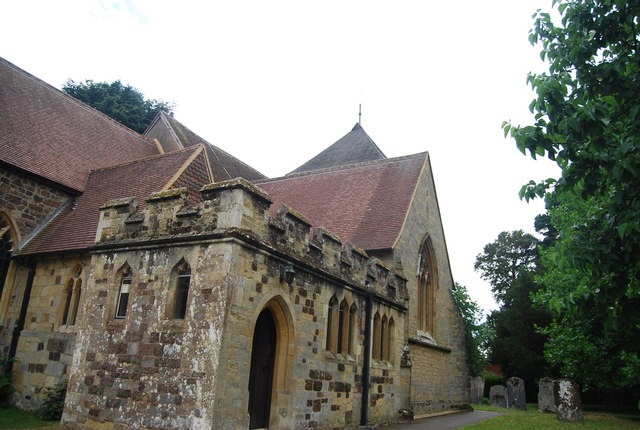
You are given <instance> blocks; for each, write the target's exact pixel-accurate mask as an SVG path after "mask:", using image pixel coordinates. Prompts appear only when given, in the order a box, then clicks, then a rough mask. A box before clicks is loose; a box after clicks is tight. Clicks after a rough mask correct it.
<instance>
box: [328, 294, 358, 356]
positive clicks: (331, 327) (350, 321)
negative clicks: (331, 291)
mask: <svg viewBox="0 0 640 430" xmlns="http://www.w3.org/2000/svg"><path fill="white" fill-rule="evenodd" d="M356 325H357V307H356V305H355V303H354V304H352V305H351V306H349V302H348V301H347V299H343V300H342V301H341V302H340V304H339V305H338V299H337V298H336V297H335V296H333V297H331V300H329V309H328V312H327V350H329V351H331V352H334V353H339V354H353V353H354V351H355V339H356V333H355V330H356Z"/></svg>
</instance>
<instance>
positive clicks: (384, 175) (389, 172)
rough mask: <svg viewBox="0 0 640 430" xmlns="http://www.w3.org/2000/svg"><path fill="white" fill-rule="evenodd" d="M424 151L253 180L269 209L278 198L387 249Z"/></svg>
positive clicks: (353, 238)
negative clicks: (269, 202)
mask: <svg viewBox="0 0 640 430" xmlns="http://www.w3.org/2000/svg"><path fill="white" fill-rule="evenodd" d="M426 158H427V153H426V152H423V153H419V154H414V155H409V156H406V157H398V158H390V159H385V160H379V161H372V162H369V163H363V164H354V165H351V166H344V167H339V168H334V169H326V170H316V171H312V172H307V173H301V174H297V175H291V176H285V177H283V178H278V179H271V180H265V181H257V182H256V185H258V186H259V187H260V188H262V189H263V190H265V191H266V192H267V193H269V196H270V198H271V199H272V200H273V205H272V206H271V211H273V212H275V211H276V210H277V208H278V207H279V206H280V204H281V203H285V204H287V205H289V206H291V207H292V208H293V209H295V210H297V211H299V212H301V213H303V214H304V215H306V216H307V217H309V219H310V220H311V222H312V223H313V225H314V227H326V228H328V229H329V230H331V231H332V232H333V233H335V234H337V235H338V236H340V238H341V239H342V240H343V241H346V242H351V243H353V244H355V245H357V246H359V247H361V248H363V249H366V250H373V249H386V248H391V247H392V246H393V244H394V242H395V240H396V239H397V237H398V235H399V234H400V230H401V229H402V225H403V223H404V219H405V215H406V213H407V210H408V209H409V204H410V203H411V198H412V196H413V191H414V189H415V187H416V185H417V183H418V180H419V178H420V172H421V171H422V168H423V166H424V163H425V161H426Z"/></svg>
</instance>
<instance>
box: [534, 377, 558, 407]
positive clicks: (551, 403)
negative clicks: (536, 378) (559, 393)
mask: <svg viewBox="0 0 640 430" xmlns="http://www.w3.org/2000/svg"><path fill="white" fill-rule="evenodd" d="M538 411H540V412H543V413H544V412H551V413H554V414H555V413H556V401H555V398H554V395H553V379H552V378H549V377H544V378H542V379H540V382H539V383H538Z"/></svg>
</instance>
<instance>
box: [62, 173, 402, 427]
mask: <svg viewBox="0 0 640 430" xmlns="http://www.w3.org/2000/svg"><path fill="white" fill-rule="evenodd" d="M269 205H270V201H269V199H268V196H267V195H266V194H264V192H262V191H261V190H260V189H258V188H255V187H253V186H252V185H250V184H249V183H247V182H246V181H243V180H234V181H227V182H224V183H218V184H212V185H209V186H206V187H205V188H204V189H203V191H202V197H201V202H200V203H199V204H198V205H197V206H189V205H188V201H187V195H186V192H185V190H170V191H166V192H162V193H156V194H155V195H153V196H152V197H151V198H149V199H148V200H147V207H146V211H145V213H144V214H140V213H136V212H135V208H136V202H135V200H132V199H120V200H116V201H111V202H109V203H107V204H105V205H104V206H103V208H102V214H101V219H100V227H99V232H98V238H99V241H98V244H97V245H96V246H95V247H94V249H93V250H92V252H93V257H92V262H91V267H92V272H91V274H90V276H89V280H88V284H87V289H86V293H83V294H84V295H83V302H82V303H83V307H84V308H85V312H84V313H83V314H82V320H81V324H82V327H83V329H82V330H81V331H80V332H79V334H78V341H77V347H76V351H75V354H74V357H73V371H72V378H71V381H70V385H69V392H68V395H67V402H66V408H65V414H64V417H63V421H64V422H65V423H66V424H67V425H69V426H70V427H72V428H90V427H95V426H101V427H102V428H129V427H131V426H133V427H163V428H172V427H176V428H194V429H196V428H216V429H217V428H220V429H228V428H229V429H235V428H246V427H247V425H248V414H247V410H248V405H247V393H248V377H249V369H248V366H249V362H250V357H251V353H252V351H251V340H252V337H253V336H252V334H253V329H254V327H255V323H256V319H257V316H258V315H259V313H260V312H261V311H262V310H263V309H264V308H269V309H271V310H272V313H273V314H274V315H275V319H276V323H277V333H278V339H279V340H278V347H277V354H276V363H275V370H274V389H273V392H272V396H273V398H272V412H271V416H270V417H271V418H270V423H271V424H272V425H273V426H274V428H281V429H287V428H289V429H292V428H332V427H336V426H344V425H358V424H359V421H360V410H361V405H362V390H363V385H364V384H363V381H362V376H361V375H362V365H363V355H364V332H365V319H364V311H365V307H366V305H365V300H366V299H365V297H370V298H371V300H372V302H373V309H374V312H376V311H377V312H379V313H384V314H385V315H387V316H388V317H391V316H393V318H394V321H395V324H396V330H397V334H396V336H395V337H394V343H393V347H392V348H391V349H392V351H393V352H392V354H391V355H392V358H391V359H390V360H388V361H377V360H374V361H373V364H372V371H371V378H370V380H369V382H370V387H371V391H370V396H369V399H368V400H367V402H368V404H369V407H370V411H369V414H370V417H371V420H372V421H377V422H383V421H395V420H397V417H398V410H399V409H400V407H404V408H406V407H408V404H406V402H407V400H408V397H409V393H408V388H409V386H408V384H407V382H408V369H406V368H401V367H400V365H399V363H400V356H401V354H402V347H403V341H404V336H403V332H404V331H405V326H406V324H405V319H406V318H405V315H406V304H407V290H406V285H405V283H406V280H405V279H404V278H403V277H400V276H396V274H395V273H394V272H393V271H392V270H390V269H389V268H387V267H386V266H385V265H384V264H383V263H382V262H381V261H379V260H376V259H370V258H368V256H367V255H366V253H365V252H364V251H362V250H359V249H358V248H356V247H353V246H351V245H349V244H346V245H345V246H343V244H342V243H341V242H340V240H339V238H337V237H335V235H333V234H331V233H330V232H328V231H326V230H322V229H318V230H316V232H315V234H314V235H313V236H311V235H310V224H309V222H308V221H307V220H306V218H305V217H304V215H301V214H298V213H297V212H295V211H294V210H292V209H290V208H287V207H284V206H283V207H282V208H281V210H280V212H279V215H278V217H277V218H271V217H270V216H269V215H268V214H267V209H268V207H269ZM180 262H187V263H188V264H189V265H190V267H191V270H192V272H191V273H192V284H191V286H190V292H189V298H188V302H187V303H188V308H187V316H186V318H185V319H184V320H176V319H171V318H168V317H167V315H168V314H167V311H166V307H167V306H168V303H170V301H171V298H170V290H171V286H170V285H169V282H170V281H169V279H170V278H171V275H170V272H171V270H172V268H173V267H175V266H176V265H177V264H179V263H180ZM282 265H290V266H291V267H292V268H293V269H294V270H295V272H296V273H295V277H294V280H293V281H292V282H291V283H288V282H286V281H285V282H283V281H282V280H281V279H280V270H281V267H282ZM123 268H130V270H131V272H132V287H131V295H130V298H129V308H128V311H127V315H126V318H125V319H121V320H115V319H114V318H113V315H114V307H115V302H116V296H117V294H118V289H119V282H120V281H119V276H120V275H119V274H121V273H122V269H123ZM333 296H336V297H337V298H338V299H339V300H342V299H343V298H346V299H347V300H348V301H349V302H350V304H351V303H353V304H355V305H356V306H357V309H358V311H357V318H356V321H357V322H356V326H357V329H356V338H355V349H354V352H353V354H346V353H344V354H336V353H333V352H330V351H327V345H326V331H327V327H328V325H327V313H328V303H329V300H330V299H331V297H333ZM403 382H404V383H403Z"/></svg>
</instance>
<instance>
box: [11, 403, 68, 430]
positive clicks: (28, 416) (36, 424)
mask: <svg viewBox="0 0 640 430" xmlns="http://www.w3.org/2000/svg"><path fill="white" fill-rule="evenodd" d="M43 427H46V428H47V429H51V430H53V429H58V428H61V427H60V426H59V425H58V423H56V422H53V421H43V420H41V419H40V418H38V417H36V415H35V414H34V413H33V412H26V411H21V410H20V409H16V408H14V407H11V406H9V405H7V404H0V429H32V428H43ZM43 430H44V429H43Z"/></svg>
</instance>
